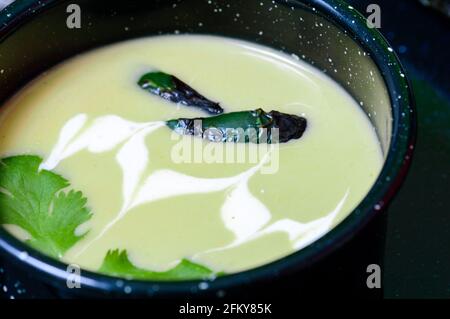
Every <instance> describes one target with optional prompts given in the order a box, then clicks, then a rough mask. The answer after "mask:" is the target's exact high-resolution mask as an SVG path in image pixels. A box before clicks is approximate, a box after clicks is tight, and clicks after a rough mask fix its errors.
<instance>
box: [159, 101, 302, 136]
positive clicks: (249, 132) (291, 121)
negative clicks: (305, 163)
mask: <svg viewBox="0 0 450 319" xmlns="http://www.w3.org/2000/svg"><path fill="white" fill-rule="evenodd" d="M166 124H167V126H168V127H169V128H171V129H172V130H174V131H176V132H177V133H179V134H184V135H194V136H198V137H202V138H205V139H208V140H210V141H214V142H237V143H256V144H258V143H268V144H271V143H285V142H288V141H289V140H291V139H298V138H300V137H301V136H302V135H303V133H304V132H305V130H306V126H307V121H306V119H305V118H303V117H300V116H297V115H291V114H285V113H281V112H277V111H270V112H268V113H266V112H264V111H263V110H262V109H257V110H254V111H240V112H232V113H226V114H221V115H216V116H212V117H207V118H191V119H188V118H180V119H175V120H170V121H167V122H166Z"/></svg>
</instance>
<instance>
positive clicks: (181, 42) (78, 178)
mask: <svg viewBox="0 0 450 319" xmlns="http://www.w3.org/2000/svg"><path fill="white" fill-rule="evenodd" d="M151 70H162V71H164V72H166V73H168V74H172V75H176V76H177V77H178V78H179V79H182V80H183V81H184V82H186V83H187V84H188V85H189V86H191V87H192V88H195V89H196V90H197V91H198V92H200V93H201V94H202V95H204V96H206V97H207V98H209V99H211V100H213V101H217V102H219V103H220V105H221V106H222V107H223V109H224V111H225V112H235V111H241V110H250V109H257V108H262V109H263V110H264V111H267V112H269V111H272V110H276V111H279V112H284V113H287V114H294V115H298V116H302V117H304V118H305V119H307V121H308V125H307V128H306V131H305V132H304V134H303V136H302V137H301V138H299V139H292V140H290V141H288V142H286V143H279V144H275V143H274V144H267V143H261V144H255V143H232V142H229V143H215V142H211V141H208V140H205V139H201V138H199V137H195V136H189V135H180V134H177V133H176V132H174V131H172V130H171V129H170V128H169V127H167V126H166V125H165V124H164V123H165V121H167V120H170V119H174V118H194V117H207V116H209V115H208V114H206V113H205V112H203V111H202V110H200V109H196V108H194V107H187V106H184V105H181V104H179V103H178V104H177V103H173V102H170V101H167V100H164V99H162V98H160V97H158V96H156V95H152V94H150V93H149V92H147V91H145V90H142V88H140V87H139V86H138V85H137V81H138V79H139V78H140V76H141V75H142V74H144V73H146V72H149V71H151ZM0 139H1V141H0V155H1V157H3V158H9V159H11V158H12V159H13V160H11V162H8V161H6V163H7V164H6V165H5V166H4V167H5V168H4V174H3V176H1V175H0V179H1V183H0V186H1V188H2V194H3V197H2V198H3V200H2V201H1V202H0V204H2V203H3V204H2V205H3V206H1V207H2V209H3V211H0V216H3V217H1V218H0V221H2V223H3V224H4V226H5V227H6V228H7V229H8V230H9V231H10V232H12V233H13V234H14V235H16V236H18V237H19V238H21V239H23V240H27V241H29V242H30V244H32V245H34V246H35V247H36V248H38V249H41V250H43V251H44V252H46V253H48V252H49V251H51V252H54V253H51V254H52V255H54V256H55V257H57V258H60V259H61V260H63V261H65V262H67V263H75V264H78V265H80V266H81V267H83V268H85V269H89V270H94V271H97V270H99V269H100V271H103V272H105V273H109V274H113V275H117V276H125V277H136V278H144V279H146V278H148V279H174V280H176V279H185V278H191V277H192V278H196V277H204V276H207V275H209V274H217V273H219V274H221V273H235V272H238V271H242V270H246V269H249V268H253V267H257V266H260V265H263V264H265V263H268V262H271V261H274V260H276V259H279V258H281V257H283V256H286V255H288V254H291V253H293V252H295V251H297V250H300V249H302V248H303V247H305V246H307V245H308V244H310V243H311V242H313V241H315V240H317V239H318V238H320V237H321V236H323V235H324V234H325V233H327V232H328V231H330V230H331V229H332V228H333V227H335V226H336V225H337V224H339V223H340V222H341V221H342V220H343V219H345V218H346V216H348V214H349V213H350V212H351V211H352V209H353V208H354V207H355V206H356V205H357V204H358V203H359V202H360V201H361V200H362V198H363V197H364V196H365V195H366V193H367V192H368V190H369V188H370V187H371V186H372V184H373V183H374V181H375V179H376V177H377V176H378V174H379V172H380V169H381V166H382V161H383V159H382V154H381V149H380V145H379V142H378V139H377V137H376V134H375V132H374V128H373V127H372V126H371V124H370V122H369V119H368V118H367V117H366V115H365V114H364V113H363V111H362V110H361V109H360V107H359V106H358V104H357V103H356V102H355V101H354V100H353V99H352V98H351V97H350V95H349V94H348V93H347V92H345V91H344V90H343V89H342V88H341V87H340V86H338V84H337V83H335V82H334V81H333V80H331V79H330V78H328V77H327V76H325V75H324V74H323V73H322V72H320V71H319V70H316V69H315V68H313V67H311V66H310V65H308V64H307V63H305V62H303V61H301V60H299V59H298V58H297V59H296V58H295V57H292V56H289V55H286V54H283V53H280V52H277V51H275V50H272V49H270V48H266V47H263V46H259V45H255V44H252V43H248V42H243V41H238V40H232V39H227V38H221V37H213V36H193V35H186V36H159V37H149V38H144V39H139V40H133V41H127V42H123V43H119V44H115V45H111V46H108V47H104V48H101V49H97V50H94V51H92V52H89V53H86V54H82V55H80V56H77V57H75V58H73V59H71V60H69V61H67V62H65V63H63V64H61V65H59V66H57V67H55V68H53V69H52V70H50V71H48V72H46V73H45V74H43V75H42V76H40V77H39V78H37V79H36V80H34V81H33V82H32V83H30V84H29V85H28V86H27V87H25V88H24V89H22V90H21V91H20V92H19V93H18V94H17V95H16V96H14V97H13V98H12V99H11V100H10V101H9V102H7V103H6V104H5V105H3V107H2V108H1V117H0ZM21 155H34V156H37V157H36V158H40V159H42V162H39V160H37V164H35V167H34V174H35V175H33V176H35V177H36V178H37V179H38V178H44V177H45V176H46V175H45V174H47V173H49V174H50V172H51V174H54V176H61V177H63V178H64V179H66V180H67V184H68V185H67V187H66V186H64V187H62V189H61V190H58V192H56V193H55V194H54V196H53V197H52V196H50V195H49V196H50V197H49V198H50V199H49V200H47V201H46V205H42V202H43V200H42V199H40V200H39V198H41V197H39V198H38V199H36V197H38V196H37V195H36V196H34V197H35V198H34V199H33V200H30V201H29V205H28V206H27V205H25V204H23V205H22V203H24V202H26V200H25V198H26V196H28V195H27V192H25V191H23V193H22V192H21V191H20V190H23V189H26V190H27V191H28V188H29V187H28V186H27V185H28V184H30V183H24V185H22V186H20V182H17V181H20V180H22V181H23V179H24V178H25V180H26V179H27V178H28V177H27V176H26V175H25V174H26V173H23V174H24V176H25V177H20V178H17V174H16V175H14V174H13V173H11V174H9V173H8V172H10V171H12V170H13V169H16V170H19V169H22V168H20V167H25V164H24V165H22V164H20V165H22V166H20V165H19V164H16V162H14V159H15V158H17V156H21ZM19 158H21V157H19ZM25 159H26V158H25ZM8 163H9V164H8ZM17 163H18V162H17ZM27 165H28V164H27ZM36 165H38V166H36ZM29 171H32V169H29ZM0 174H1V171H0ZM8 174H9V175H8ZM27 174H30V173H27ZM39 174H44V175H39ZM49 176H50V175H49ZM51 176H53V175H51ZM45 178H47V177H45ZM48 179H50V177H48ZM10 180H14V181H15V182H14V183H12V182H8V181H10ZM36 183H37V182H36ZM39 183H40V182H39ZM46 183H47V182H46ZM12 184H13V185H12ZM31 184H32V183H31ZM69 184H70V185H69ZM39 185H41V184H39ZM21 187H22V188H21ZM30 187H31V186H30ZM39 187H41V189H44V188H45V186H44V184H42V185H41V186H39ZM39 187H38V189H39ZM55 189H56V188H55ZM72 189H73V190H76V191H80V192H81V193H79V194H80V196H82V197H83V198H85V200H86V202H85V203H82V202H80V201H78V203H77V205H78V206H80V207H81V206H82V207H83V209H85V210H81V208H80V209H78V210H77V209H73V208H71V207H69V206H70V205H68V204H64V203H65V202H64V201H67V202H70V200H71V199H70V198H66V197H70V196H69V195H67V194H69V192H70V190H72ZM30 192H31V190H30ZM16 193H20V194H21V195H20V196H22V195H23V196H24V197H23V198H22V197H20V196H19V195H15V194H16ZM61 193H64V194H66V195H65V196H66V197H64V198H63V199H60V201H61V202H63V203H62V204H61V203H60V202H57V201H58V196H59V195H61ZM18 198H22V201H19V200H18ZM74 198H75V196H74ZM13 199H14V200H16V201H15V202H14V203H15V204H14V205H15V206H14V207H18V206H20V207H21V208H20V209H19V208H15V209H12V208H11V206H13V204H9V203H10V202H11V201H12V200H13ZM73 200H74V201H75V199H73ZM5 203H6V204H5ZM35 203H37V204H35ZM83 204H84V206H83ZM36 206H39V207H40V208H39V209H37V208H36ZM78 206H77V207H78ZM42 207H44V208H42ZM55 207H57V208H58V210H57V209H56V208H55ZM47 208H48V209H47ZM8 209H9V210H8ZM18 210H23V211H20V216H19V214H18V213H17V211H18ZM5 211H6V212H7V213H5ZM69 211H70V212H71V213H70V214H69V213H66V212H69ZM33 214H34V215H33ZM36 214H41V215H42V216H44V217H46V218H41V217H39V218H37V219H36V220H37V222H30V223H29V224H26V223H27V222H26V221H27V220H28V221H29V220H30V219H31V220H32V221H34V219H33V218H35V215H36ZM45 214H47V215H45ZM58 214H59V215H58ZM79 214H83V218H81V217H80V216H81V215H79ZM89 214H90V215H89ZM56 216H58V218H60V219H58V220H57V221H56ZM77 216H78V219H79V220H77ZM19 217H20V218H19ZM52 218H53V219H54V220H55V222H54V224H52V225H53V226H52V225H47V223H48V221H50V220H53V219H52ZM64 218H74V219H75V220H74V222H73V225H72V224H71V228H70V227H69V228H68V230H66V228H67V227H68V226H67V224H68V223H67V221H64ZM33 223H34V224H33ZM62 224H63V225H65V226H61V225H62ZM36 225H38V226H39V227H38V226H36ZM55 225H56V226H55ZM55 229H56V230H55ZM63 230H64V231H67V232H68V233H69V235H67V233H59V232H58V231H60V232H63ZM52 236H54V238H53V237H52ZM38 237H39V238H38ZM60 237H61V238H60ZM72 237H73V238H72ZM68 239H72V240H71V241H70V242H69V241H68ZM55 243H56V244H55ZM49 245H50V246H52V245H53V246H52V247H51V249H50V248H48V247H49ZM108 258H109V260H107V262H106V263H105V260H106V259H108ZM183 267H184V268H183ZM180 269H181V271H179V272H178V270H180ZM183 269H184V270H183ZM163 274H166V275H167V274H169V275H167V276H165V275H163Z"/></svg>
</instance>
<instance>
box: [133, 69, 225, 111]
mask: <svg viewBox="0 0 450 319" xmlns="http://www.w3.org/2000/svg"><path fill="white" fill-rule="evenodd" d="M138 85H139V86H140V87H141V88H142V89H144V90H146V91H148V92H150V93H152V94H155V95H157V96H159V97H161V98H163V99H165V100H168V101H170V102H174V103H179V104H182V105H185V106H191V107H197V108H200V109H202V110H204V111H206V112H208V113H209V114H214V115H216V114H221V113H223V109H222V107H221V106H220V105H219V103H216V102H213V101H210V100H208V99H207V98H205V97H204V96H203V95H201V94H200V93H198V92H197V91H196V90H194V89H193V88H191V87H190V86H189V85H187V84H186V83H184V82H183V81H181V80H180V79H178V78H177V77H176V76H173V75H170V74H167V73H164V72H160V71H153V72H148V73H146V74H144V75H143V76H141V78H140V79H139V81H138Z"/></svg>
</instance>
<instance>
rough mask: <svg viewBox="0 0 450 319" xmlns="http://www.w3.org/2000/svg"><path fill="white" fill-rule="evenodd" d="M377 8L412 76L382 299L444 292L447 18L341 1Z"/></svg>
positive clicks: (448, 233)
mask: <svg viewBox="0 0 450 319" xmlns="http://www.w3.org/2000/svg"><path fill="white" fill-rule="evenodd" d="M348 2H349V3H351V4H352V6H353V7H355V8H356V9H358V10H359V11H360V12H361V13H363V14H365V15H366V16H367V15H368V14H367V13H366V8H367V5H368V4H370V3H377V4H379V5H380V7H381V29H380V31H381V33H382V34H383V35H384V36H385V37H386V38H387V39H388V41H389V42H390V43H391V44H392V47H393V48H394V50H395V51H396V52H397V54H398V56H399V58H400V60H401V61H402V63H403V65H404V67H405V68H406V71H407V75H408V77H409V79H410V81H411V82H412V86H413V91H414V95H415V99H416V107H417V112H418V116H419V128H418V140H417V147H416V152H415V155H414V160H413V164H412V167H411V170H410V173H409V175H408V177H407V179H406V182H405V184H404V185H403V187H402V189H401V191H400V192H399V194H398V195H397V197H396V198H395V200H394V201H393V202H392V204H391V206H390V208H389V210H388V217H387V235H386V247H385V252H384V266H383V291H384V296H385V297H387V298H425V297H426V298H436V297H446V298H449V297H450V176H449V175H450V67H449V65H450V64H449V62H448V59H449V58H450V18H449V17H446V16H445V15H444V14H442V13H440V12H438V11H435V10H432V9H431V8H427V7H424V6H422V5H421V4H420V3H419V1H416V0H376V1H375V0H348Z"/></svg>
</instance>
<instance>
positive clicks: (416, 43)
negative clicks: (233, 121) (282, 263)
mask: <svg viewBox="0 0 450 319" xmlns="http://www.w3.org/2000/svg"><path fill="white" fill-rule="evenodd" d="M236 1H237V0H236ZM5 2H10V0H0V8H1V6H2V4H3V3H5ZM74 2H76V1H74ZM347 2H349V4H351V5H352V6H353V7H354V8H356V9H357V10H359V11H360V12H361V13H363V14H364V15H366V16H367V15H369V14H368V13H366V8H367V6H368V5H369V4H371V3H376V4H378V5H380V7H381V29H380V31H381V33H382V34H383V35H384V36H385V37H386V38H387V39H388V41H389V42H390V43H391V45H392V47H393V48H394V50H395V51H396V52H397V54H398V55H399V58H400V60H401V61H402V63H403V65H404V66H405V68H406V70H407V72H406V73H407V75H408V78H409V79H410V81H411V84H412V86H413V91H414V95H415V99H416V107H417V111H418V116H419V123H418V124H419V131H418V140H417V147H416V152H415V155H414V160H413V164H412V167H411V170H410V173H409V175H408V177H407V179H406V182H405V184H404V185H403V187H402V189H401V191H400V192H399V193H398V195H397V196H396V198H395V199H394V200H393V202H392V204H391V205H390V207H389V209H388V212H387V214H385V215H384V216H381V217H379V218H378V220H375V221H374V222H373V223H372V225H371V227H369V231H366V232H363V234H362V235H360V236H359V238H356V239H355V240H353V241H352V243H351V245H350V246H352V245H353V246H354V247H350V248H348V249H344V250H342V251H341V252H339V253H338V254H335V256H331V257H330V258H328V259H326V260H325V262H322V263H321V264H318V265H315V266H314V267H313V269H311V270H310V271H309V272H308V271H307V272H306V275H305V273H304V274H303V275H302V278H301V280H302V281H303V282H304V286H302V287H309V288H307V289H303V291H298V281H297V280H296V279H299V278H295V276H294V278H293V277H285V278H283V279H280V280H279V281H277V282H274V283H270V285H266V286H264V285H262V286H261V287H256V288H255V287H254V288H253V291H251V292H250V291H247V292H243V291H242V292H241V293H240V294H239V295H238V296H239V297H242V295H245V294H252V295H254V294H256V295H258V291H259V292H260V294H261V296H263V295H264V296H266V297H270V296H276V295H277V294H281V295H283V294H285V293H286V292H287V291H292V292H296V293H295V294H294V295H295V296H296V298H297V297H300V296H303V295H304V296H310V295H317V296H321V297H325V296H336V297H350V296H351V297H354V296H359V297H369V298H372V297H375V298H378V297H381V296H384V297H386V298H450V185H449V181H450V178H449V175H450V67H449V62H448V58H450V50H449V49H450V17H447V16H446V15H444V14H443V13H441V12H438V11H436V10H433V9H431V8H429V7H425V6H423V5H421V4H420V2H419V1H418V0H347ZM370 228H372V230H370ZM367 242H373V243H374V247H365V246H363V244H360V243H367ZM383 244H384V247H383ZM361 246H362V247H361ZM355 251H359V252H360V254H359V253H355ZM379 252H382V254H381V255H380V254H379ZM356 260H358V261H357V262H356ZM370 263H379V264H380V265H382V275H383V282H382V289H380V290H375V291H374V290H369V289H367V287H366V285H365V280H366V277H367V273H366V269H365V267H366V266H367V265H368V264H370ZM330 265H332V266H330ZM0 275H1V273H0ZM268 288H270V289H268ZM296 289H297V290H296ZM2 294H3V291H2V290H0V297H1V295H2ZM4 295H5V296H6V294H4ZM6 297H7V296H6Z"/></svg>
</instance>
